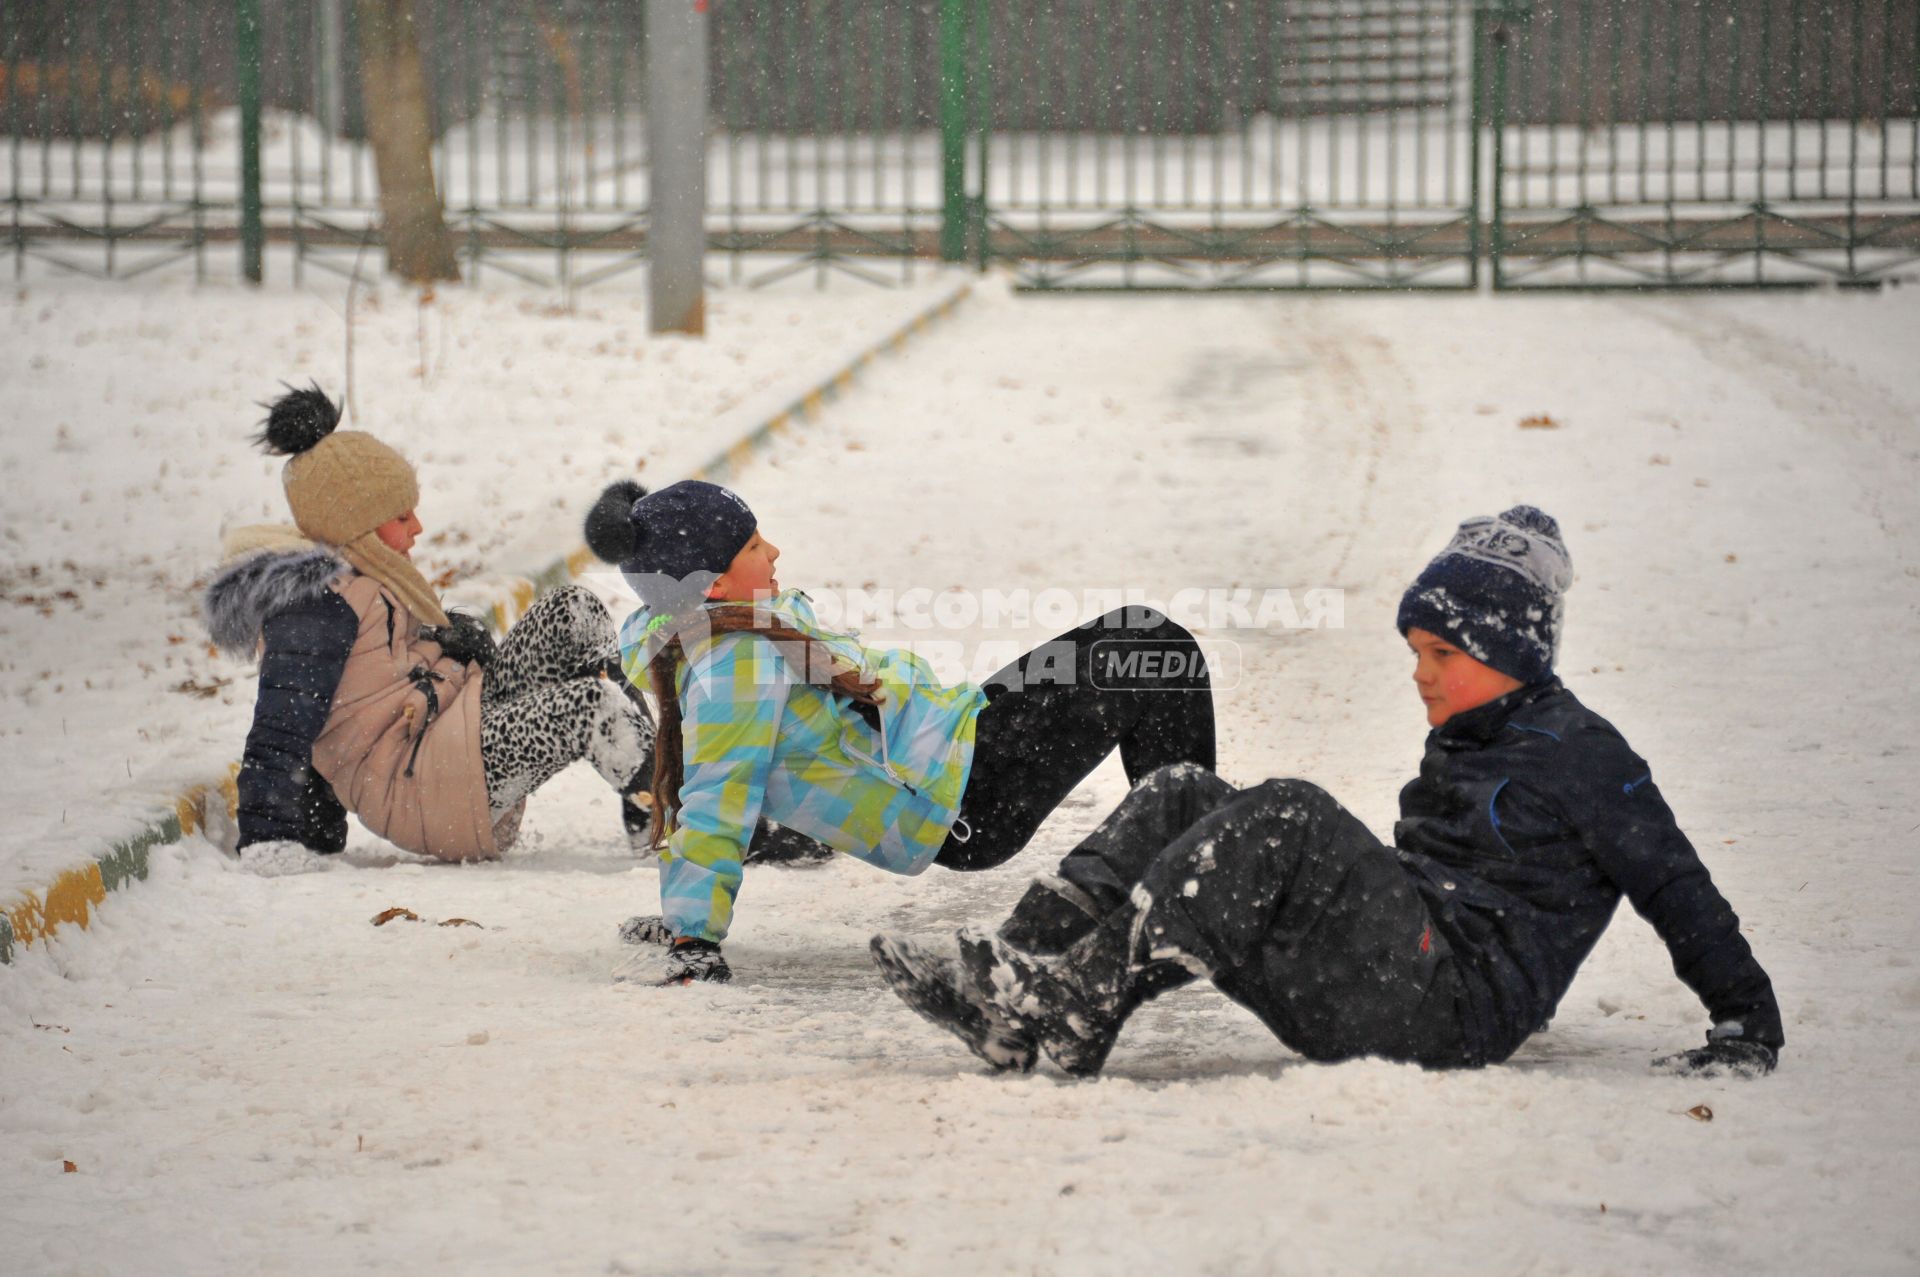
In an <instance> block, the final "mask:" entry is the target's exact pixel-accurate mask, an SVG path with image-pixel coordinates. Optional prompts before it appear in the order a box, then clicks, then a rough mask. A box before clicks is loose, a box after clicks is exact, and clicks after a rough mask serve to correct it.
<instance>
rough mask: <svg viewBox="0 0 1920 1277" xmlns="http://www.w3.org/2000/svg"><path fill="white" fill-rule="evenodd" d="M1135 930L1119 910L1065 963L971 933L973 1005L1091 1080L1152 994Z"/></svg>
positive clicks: (967, 984)
mask: <svg viewBox="0 0 1920 1277" xmlns="http://www.w3.org/2000/svg"><path fill="white" fill-rule="evenodd" d="M1132 924H1133V918H1132V913H1131V911H1130V910H1125V909H1122V910H1116V911H1115V912H1114V913H1113V914H1111V915H1109V916H1108V917H1107V918H1106V919H1104V920H1103V921H1102V922H1101V923H1100V925H1099V926H1098V927H1096V928H1095V929H1094V930H1093V931H1091V932H1089V933H1088V934H1087V935H1085V936H1083V937H1082V938H1081V939H1079V940H1077V941H1075V942H1074V943H1073V944H1072V945H1071V946H1070V947H1069V948H1068V949H1067V950H1066V951H1065V952H1064V953H1062V954H1060V955H1059V956H1057V957H1040V956H1036V955H1034V954H1029V953H1023V952H1021V951H1020V950H1019V949H1016V948H1014V947H1013V946H1012V945H1010V944H1008V943H1007V942H1006V941H1004V940H1002V939H1001V938H1000V937H998V936H993V935H987V934H984V933H981V932H978V931H974V930H972V929H971V928H968V929H963V930H962V931H961V932H960V980H961V985H962V987H963V988H965V989H966V990H967V991H968V996H969V1000H970V1001H973V1002H975V1003H977V1004H981V1005H983V1006H986V1007H989V1008H992V1009H995V1010H997V1011H998V1012H999V1014H1000V1016H1001V1017H1002V1018H1004V1019H1005V1020H1006V1021H1007V1022H1008V1023H1009V1024H1011V1025H1013V1026H1014V1027H1016V1028H1019V1029H1022V1030H1024V1031H1025V1032H1026V1034H1027V1035H1028V1036H1030V1037H1031V1038H1032V1040H1033V1041H1034V1043H1035V1044H1037V1045H1038V1046H1039V1047H1040V1049H1041V1050H1043V1051H1045V1052H1046V1053H1047V1057H1048V1058H1049V1059H1051V1060H1052V1061H1053V1062H1054V1063H1055V1064H1057V1065H1059V1066H1060V1067H1061V1069H1062V1070H1064V1071H1065V1072H1067V1073H1071V1074H1073V1075H1074V1076H1076V1077H1087V1076H1091V1075H1093V1074H1095V1073H1098V1072H1099V1071H1100V1068H1101V1066H1102V1065H1104V1064H1105V1063H1106V1062H1107V1055H1108V1054H1109V1053H1110V1052H1111V1051H1112V1050H1113V1044H1114V1042H1115V1040H1116V1039H1118V1038H1119V1036H1120V1028H1121V1026H1122V1025H1124V1024H1125V1023H1126V1022H1127V1017H1128V1016H1130V1015H1132V1014H1133V1012H1134V1010H1135V1009H1136V1008H1138V1007H1139V1005H1140V1004H1141V1003H1142V1002H1143V1001H1145V1000H1146V997H1147V994H1148V989H1147V988H1146V987H1145V986H1143V984H1142V982H1141V981H1140V979H1139V974H1140V973H1138V972H1136V971H1135V970H1134V969H1133V964H1132V961H1131V951H1132V935H1131V933H1132Z"/></svg>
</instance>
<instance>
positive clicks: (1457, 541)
mask: <svg viewBox="0 0 1920 1277" xmlns="http://www.w3.org/2000/svg"><path fill="white" fill-rule="evenodd" d="M1572 584H1573V561H1572V560H1571V559H1570V558H1568V557H1567V547H1566V544H1565V542H1563V541H1562V540H1561V539H1560V525H1559V524H1558V523H1555V522H1554V521H1553V519H1552V518H1551V517H1549V516H1548V515H1546V514H1544V513H1542V512H1541V511H1539V510H1537V509H1535V508H1534V507H1532V506H1530V505H1517V506H1515V507H1513V509H1511V510H1508V511H1507V512H1506V513H1504V514H1500V515H1493V516H1488V515H1482V516H1480V517H1478V518H1473V519H1468V520H1467V521H1466V522H1465V523H1462V524H1461V525H1460V527H1459V529H1458V530H1457V531H1456V532H1455V533H1454V534H1453V540H1452V541H1451V542H1449V543H1448V545H1447V548H1446V549H1444V550H1442V551H1441V552H1440V553H1439V555H1437V556H1436V557H1435V558H1434V560H1433V562H1431V563H1429V564H1427V566H1426V570H1425V571H1423V572H1421V573H1420V575H1419V577H1418V578H1417V579H1416V580H1415V581H1414V583H1413V584H1412V585H1410V586H1408V587H1407V592H1406V594H1405V595H1403V596H1402V597H1401V599H1400V614H1399V617H1398V619H1397V622H1396V624H1398V626H1399V628H1400V632H1401V633H1402V634H1405V633H1406V632H1407V631H1408V630H1415V629H1419V630H1425V631H1427V632H1428V633H1429V634H1433V635H1435V636H1437V637H1439V638H1442V639H1445V640H1446V641H1447V642H1449V643H1453V644H1455V645H1457V646H1458V647H1459V648H1460V650H1461V651H1463V652H1465V653H1467V655H1469V656H1471V657H1473V659H1474V660H1476V661H1479V662H1480V663H1481V664H1482V665H1490V666H1492V667H1493V668H1494V669H1496V670H1499V671H1500V672H1501V673H1502V674H1506V675H1509V676H1511V677H1513V678H1517V679H1519V680H1520V681H1521V682H1522V683H1537V682H1539V681H1541V680H1542V679H1544V678H1546V677H1547V676H1549V675H1550V674H1552V673H1553V662H1554V658H1555V657H1556V656H1557V655H1558V654H1559V650H1560V618H1561V612H1562V602H1563V599H1562V596H1563V595H1564V594H1565V593H1566V590H1567V587H1568V586H1570V585H1572Z"/></svg>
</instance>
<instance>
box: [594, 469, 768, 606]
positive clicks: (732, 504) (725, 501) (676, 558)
mask: <svg viewBox="0 0 1920 1277" xmlns="http://www.w3.org/2000/svg"><path fill="white" fill-rule="evenodd" d="M636 492H637V493H638V495H637V496H634V495H630V494H633V493H636ZM623 501H625V502H627V503H628V511H627V519H626V525H625V527H624V528H621V527H620V526H619V524H618V522H617V520H615V519H614V518H613V517H612V514H613V513H614V511H615V509H616V507H617V506H618V505H619V504H620V503H621V502H623ZM603 507H604V508H603ZM759 526H760V524H759V520H757V519H755V518H754V517H753V511H752V510H750V509H748V508H747V503H746V502H745V501H742V500H741V499H740V498H739V496H738V495H736V494H735V493H733V492H730V491H728V490H727V489H725V488H723V487H721V486H720V485H719V484H717V483H707V482H705V481H704V480H700V479H683V480H681V481H680V482H679V483H674V484H669V485H668V486H666V487H664V488H661V489H660V490H659V491H658V492H647V491H646V490H645V489H643V488H641V487H640V485H639V484H637V483H632V482H631V481H630V480H623V481H622V482H621V483H616V484H614V485H612V486H611V487H609V488H608V489H607V490H606V491H605V492H603V493H601V494H600V500H599V501H598V502H596V503H595V505H594V509H593V512H592V513H590V514H589V515H588V541H587V544H588V545H589V546H590V547H591V548H592V550H593V552H594V553H595V554H597V555H599V556H600V557H601V558H602V559H606V560H608V561H609V562H617V563H619V565H620V571H621V573H622V574H623V575H625V577H626V578H627V584H629V585H631V586H632V587H633V590H634V593H636V594H638V595H639V596H640V601H641V602H642V603H645V604H646V605H647V606H648V607H651V608H654V609H655V610H659V611H672V610H677V609H679V608H682V607H685V606H687V605H689V604H691V603H694V602H697V601H698V600H699V599H700V598H701V597H703V596H704V595H705V594H706V592H707V587H708V586H710V585H712V584H713V582H714V580H715V578H717V577H718V576H719V575H720V574H721V573H722V572H725V571H726V570H727V567H728V565H729V564H731V563H732V562H733V556H734V555H736V554H738V553H740V551H741V550H742V549H744V548H745V547H746V544H747V542H748V541H751V540H752V539H753V533H754V530H755V529H756V528H758V527H759Z"/></svg>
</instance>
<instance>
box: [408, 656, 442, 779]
mask: <svg viewBox="0 0 1920 1277" xmlns="http://www.w3.org/2000/svg"><path fill="white" fill-rule="evenodd" d="M407 681H408V682H409V683H412V684H413V687H414V690H415V691H417V692H419V693H421V694H422V695H423V696H425V697H426V698H427V712H426V714H425V715H424V716H422V717H421V719H420V730H419V731H417V732H415V733H414V735H413V749H412V750H411V751H410V752H409V753H408V754H407V770H405V771H404V772H401V773H400V774H401V775H402V776H407V777H411V776H412V775H413V764H414V762H415V760H417V759H418V758H419V757H420V746H422V745H424V744H425V743H426V740H427V728H429V727H431V726H433V719H434V716H435V715H436V714H438V713H439V712H440V693H439V692H438V691H436V690H435V689H434V686H433V685H434V684H435V683H444V682H446V681H447V678H446V675H444V674H436V673H434V672H433V671H432V670H430V669H428V668H427V667H426V666H424V665H416V666H414V667H413V668H412V669H411V670H408V671H407Z"/></svg>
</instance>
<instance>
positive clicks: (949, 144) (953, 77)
mask: <svg viewBox="0 0 1920 1277" xmlns="http://www.w3.org/2000/svg"><path fill="white" fill-rule="evenodd" d="M971 9H972V5H971V3H970V2H969V0H940V259H941V260H942V261H948V262H960V261H965V260H966V257H967V222H968V217H969V210H968V208H967V105H968V98H969V96H970V95H969V93H968V87H969V86H968V82H967V81H968V75H967V70H968V68H967V50H968V40H967V34H968V26H969V21H968V19H969V17H970V12H971Z"/></svg>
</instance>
